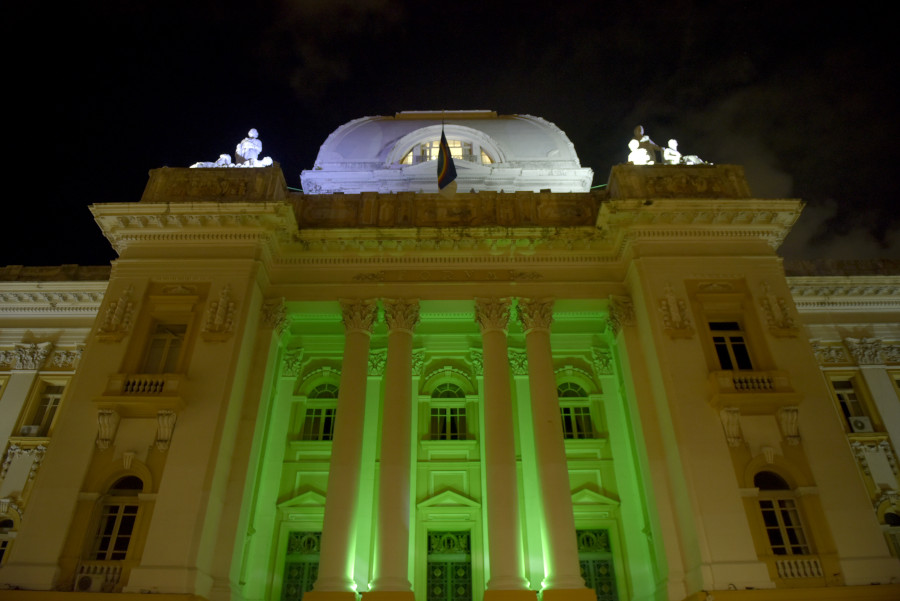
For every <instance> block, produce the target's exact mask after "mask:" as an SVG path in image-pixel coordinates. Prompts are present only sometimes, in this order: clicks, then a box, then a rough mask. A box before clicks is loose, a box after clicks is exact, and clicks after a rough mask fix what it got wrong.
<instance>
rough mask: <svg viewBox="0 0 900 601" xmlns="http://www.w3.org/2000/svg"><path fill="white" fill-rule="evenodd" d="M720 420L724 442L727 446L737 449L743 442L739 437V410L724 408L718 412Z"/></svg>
mask: <svg viewBox="0 0 900 601" xmlns="http://www.w3.org/2000/svg"><path fill="white" fill-rule="evenodd" d="M719 417H720V418H721V420H722V428H723V429H724V430H725V440H727V441H728V446H730V447H739V446H741V443H742V442H744V439H743V437H742V436H741V410H740V409H738V408H737V407H725V408H724V409H722V410H721V411H720V412H719Z"/></svg>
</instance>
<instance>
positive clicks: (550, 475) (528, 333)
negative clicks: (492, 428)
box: [519, 299, 593, 599]
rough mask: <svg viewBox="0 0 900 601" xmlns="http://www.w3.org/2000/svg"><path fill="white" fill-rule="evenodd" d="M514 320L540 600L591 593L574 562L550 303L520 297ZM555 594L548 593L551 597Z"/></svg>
mask: <svg viewBox="0 0 900 601" xmlns="http://www.w3.org/2000/svg"><path fill="white" fill-rule="evenodd" d="M519 319H520V320H521V321H522V329H523V330H524V331H525V352H526V354H527V356H528V380H529V388H530V390H531V414H532V421H533V424H534V447H535V455H536V459H537V468H538V478H539V479H540V485H541V506H542V513H543V518H544V567H545V571H546V577H545V579H544V587H545V589H546V590H544V593H543V595H544V599H547V593H549V592H551V591H555V590H557V591H566V595H565V597H566V598H572V597H579V598H580V597H581V596H582V595H583V594H586V593H590V594H591V595H593V591H590V590H588V589H587V588H585V586H584V579H582V577H581V568H580V565H579V563H578V546H577V543H576V540H575V517H574V515H573V513H572V493H571V488H570V485H569V468H568V465H567V463H566V447H565V444H564V442H563V436H562V422H561V420H560V417H559V399H558V398H557V395H556V376H555V375H554V372H553V354H552V351H551V349H550V322H551V321H552V320H553V301H552V300H550V299H520V300H519ZM579 589H580V590H579ZM582 591H584V593H582ZM560 596H562V595H553V594H551V597H560ZM585 598H588V597H585Z"/></svg>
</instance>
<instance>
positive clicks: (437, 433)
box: [429, 407, 468, 440]
mask: <svg viewBox="0 0 900 601" xmlns="http://www.w3.org/2000/svg"><path fill="white" fill-rule="evenodd" d="M429 433H430V434H431V440H466V438H467V437H468V436H467V431H466V408H465V407H432V408H431V427H430V428H429Z"/></svg>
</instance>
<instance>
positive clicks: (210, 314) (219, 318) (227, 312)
mask: <svg viewBox="0 0 900 601" xmlns="http://www.w3.org/2000/svg"><path fill="white" fill-rule="evenodd" d="M234 314H235V302H234V298H233V296H232V294H231V286H230V285H228V284H225V286H223V287H222V290H221V291H220V292H219V298H218V299H217V300H214V301H212V302H210V303H209V307H208V308H207V310H206V323H205V324H204V326H203V333H202V336H203V339H204V340H206V341H207V342H224V341H225V340H227V339H228V338H230V337H231V335H232V333H233V332H234Z"/></svg>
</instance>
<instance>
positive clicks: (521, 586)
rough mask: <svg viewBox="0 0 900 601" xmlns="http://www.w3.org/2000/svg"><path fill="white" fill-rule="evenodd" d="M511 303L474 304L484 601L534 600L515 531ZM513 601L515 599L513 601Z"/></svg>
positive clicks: (516, 488) (517, 525)
mask: <svg viewBox="0 0 900 601" xmlns="http://www.w3.org/2000/svg"><path fill="white" fill-rule="evenodd" d="M509 307H510V301H509V299H507V298H503V299H496V298H491V299H475V319H476V321H478V325H479V326H481V341H482V345H483V348H484V469H485V483H486V491H485V493H486V495H485V496H486V497H487V518H488V522H487V531H488V544H489V545H490V546H489V549H488V552H489V556H488V557H489V559H490V570H491V572H490V573H491V578H490V581H489V582H488V583H487V591H486V592H485V599H486V600H490V599H491V598H493V597H497V596H501V595H497V594H496V593H497V591H504V592H505V594H503V595H502V596H503V597H509V596H510V595H509V591H521V593H522V595H521V596H522V597H523V598H530V599H534V598H536V594H535V592H534V591H530V590H528V581H527V580H526V579H525V575H524V571H523V566H522V537H521V533H520V531H519V529H520V524H521V522H520V520H519V486H518V481H517V477H516V472H517V470H516V450H515V442H514V440H513V412H512V394H511V390H510V375H509V357H508V355H507V344H506V327H507V324H508V323H509ZM517 597H518V596H517Z"/></svg>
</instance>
